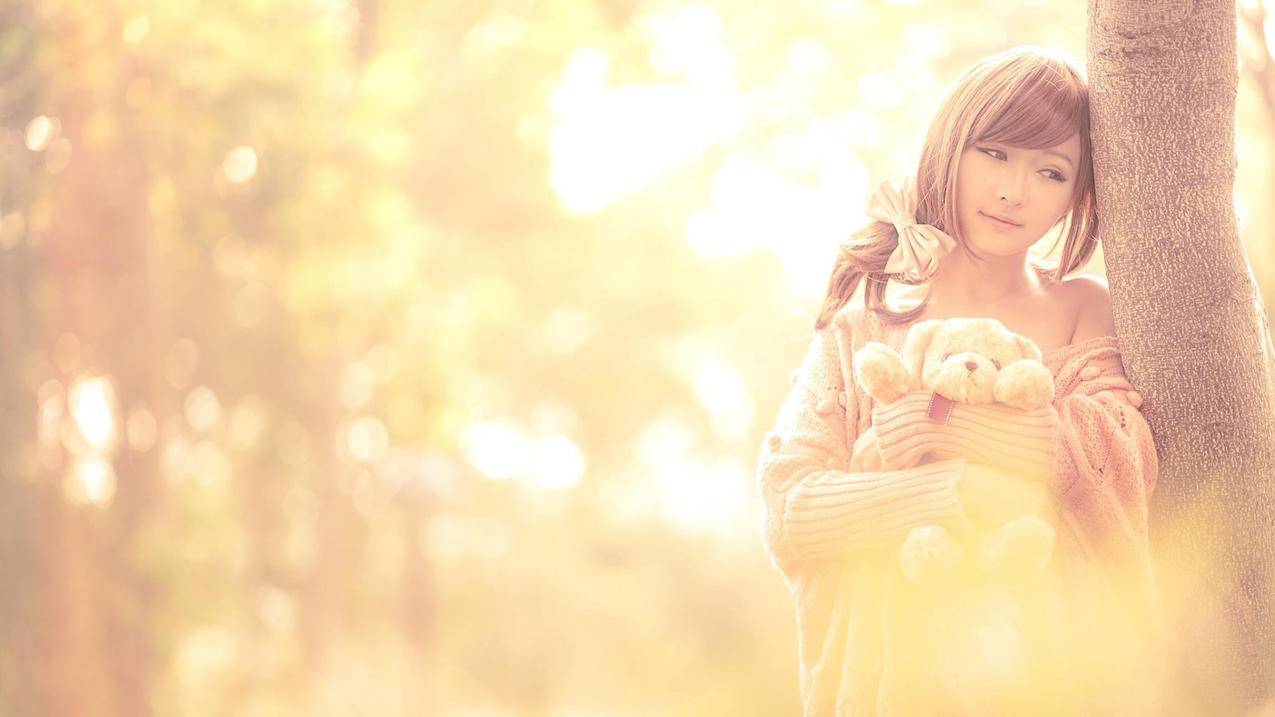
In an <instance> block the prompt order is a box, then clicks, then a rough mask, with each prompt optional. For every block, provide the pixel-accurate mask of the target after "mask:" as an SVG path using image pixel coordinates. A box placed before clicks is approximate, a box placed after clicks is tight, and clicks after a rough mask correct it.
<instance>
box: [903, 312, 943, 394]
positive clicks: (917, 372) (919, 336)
mask: <svg viewBox="0 0 1275 717" xmlns="http://www.w3.org/2000/svg"><path fill="white" fill-rule="evenodd" d="M942 323H943V321H942V320H941V319H927V320H926V321H922V322H920V323H917V324H914V325H913V326H912V328H910V329H908V337H907V340H905V341H904V342H903V363H905V364H907V367H908V370H909V371H911V372H912V379H913V381H914V382H915V384H916V386H917V387H919V388H924V387H925V384H924V383H922V381H921V369H922V368H924V367H925V352H926V351H927V350H929V348H930V342H931V341H933V340H934V334H935V333H936V332H937V331H938V330H939V325H940V324H942Z"/></svg>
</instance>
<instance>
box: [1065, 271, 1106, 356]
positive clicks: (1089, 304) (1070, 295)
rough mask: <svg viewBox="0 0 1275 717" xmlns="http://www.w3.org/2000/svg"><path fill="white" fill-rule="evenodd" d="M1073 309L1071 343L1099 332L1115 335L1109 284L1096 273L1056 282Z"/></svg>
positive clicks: (1097, 334)
mask: <svg viewBox="0 0 1275 717" xmlns="http://www.w3.org/2000/svg"><path fill="white" fill-rule="evenodd" d="M1059 288H1060V289H1062V291H1063V295H1064V296H1065V297H1066V299H1065V300H1066V301H1067V302H1068V303H1070V304H1071V306H1072V307H1073V311H1074V312H1075V316H1076V320H1075V329H1074V330H1073V332H1072V336H1071V343H1073V344H1074V343H1077V342H1080V341H1085V340H1088V339H1092V338H1096V337H1099V336H1115V334H1116V321H1115V316H1114V314H1113V311H1112V306H1111V287H1110V285H1109V284H1108V283H1107V278H1106V277H1105V276H1101V275H1099V274H1084V275H1081V276H1074V277H1070V278H1067V279H1064V280H1063V282H1062V284H1061V285H1060V286H1059Z"/></svg>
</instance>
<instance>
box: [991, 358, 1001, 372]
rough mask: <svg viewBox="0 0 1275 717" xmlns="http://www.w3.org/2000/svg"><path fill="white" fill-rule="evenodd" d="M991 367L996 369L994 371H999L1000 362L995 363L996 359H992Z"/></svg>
mask: <svg viewBox="0 0 1275 717" xmlns="http://www.w3.org/2000/svg"><path fill="white" fill-rule="evenodd" d="M992 365H993V366H995V367H996V370H997V371H999V370H1001V362H1000V361H997V360H996V359H992Z"/></svg>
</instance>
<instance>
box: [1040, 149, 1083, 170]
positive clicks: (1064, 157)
mask: <svg viewBox="0 0 1275 717" xmlns="http://www.w3.org/2000/svg"><path fill="white" fill-rule="evenodd" d="M1045 154H1052V155H1054V156H1055V157H1062V158H1063V159H1065V160H1067V164H1070V165H1071V168H1072V169H1075V168H1076V163H1075V162H1073V161H1071V157H1068V156H1067V155H1065V154H1063V153H1062V152H1059V151H1058V150H1056V149H1047V150H1045Z"/></svg>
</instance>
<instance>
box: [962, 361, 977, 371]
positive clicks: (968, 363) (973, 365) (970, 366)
mask: <svg viewBox="0 0 1275 717" xmlns="http://www.w3.org/2000/svg"><path fill="white" fill-rule="evenodd" d="M965 368H967V369H969V370H971V371H975V370H977V369H978V364H976V363H974V362H973V361H966V362H965Z"/></svg>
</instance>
